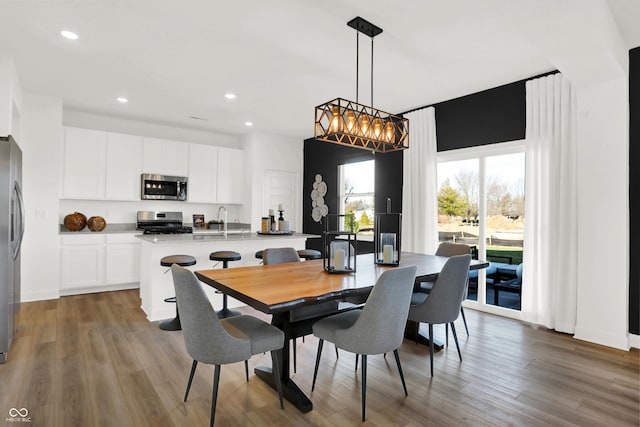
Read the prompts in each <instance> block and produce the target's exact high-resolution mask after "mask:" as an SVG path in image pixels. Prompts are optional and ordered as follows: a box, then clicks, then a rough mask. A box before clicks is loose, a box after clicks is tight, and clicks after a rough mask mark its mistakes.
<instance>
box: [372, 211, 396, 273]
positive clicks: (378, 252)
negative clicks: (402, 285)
mask: <svg viewBox="0 0 640 427" xmlns="http://www.w3.org/2000/svg"><path fill="white" fill-rule="evenodd" d="M401 236H402V214H401V213H377V214H376V215H375V223H374V248H375V257H374V262H375V264H377V265H390V266H393V267H397V266H398V265H400V248H401Z"/></svg>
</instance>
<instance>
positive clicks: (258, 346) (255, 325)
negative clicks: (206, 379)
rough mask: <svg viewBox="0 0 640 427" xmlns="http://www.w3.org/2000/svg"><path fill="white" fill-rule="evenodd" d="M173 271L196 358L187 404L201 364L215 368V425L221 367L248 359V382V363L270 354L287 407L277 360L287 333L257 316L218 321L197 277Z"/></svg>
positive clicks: (181, 270) (184, 324)
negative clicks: (266, 353) (267, 353)
mask: <svg viewBox="0 0 640 427" xmlns="http://www.w3.org/2000/svg"><path fill="white" fill-rule="evenodd" d="M171 272H172V274H173V284H174V287H175V289H176V298H177V303H178V308H179V310H180V320H181V322H182V333H183V335H184V342H185V346H186V348H187V352H188V353H189V355H190V356H191V357H192V358H193V364H192V365H191V373H190V374H189V381H188V383H187V390H186V392H185V394H184V401H185V402H186V401H187V397H188V396H189V389H190V388H191V382H192V381H193V375H194V374H195V372H196V367H197V366H198V362H202V363H206V364H210V365H215V369H214V376H213V394H212V399H211V421H210V424H211V426H213V423H214V420H215V416H216V402H217V397H218V384H219V382H220V365H224V364H227V363H234V362H240V361H243V360H244V362H245V365H244V366H245V376H246V378H247V381H248V380H249V371H248V363H247V360H248V359H249V358H250V357H251V356H252V355H254V354H259V353H264V352H267V351H270V352H271V360H272V363H273V373H274V375H273V377H274V378H275V379H276V389H277V390H278V397H279V398H280V408H284V406H283V403H282V385H281V384H280V371H279V367H278V357H277V351H281V349H282V347H283V344H284V333H283V332H282V331H281V330H280V329H278V328H276V327H274V326H271V325H269V324H268V323H265V322H263V321H262V320H259V319H257V318H255V317H253V316H245V315H240V316H235V317H230V318H227V319H222V320H220V319H218V316H217V315H216V312H215V310H214V309H213V307H212V306H211V303H210V302H209V299H208V297H207V295H206V294H205V293H204V290H203V289H202V286H201V285H200V282H199V281H198V279H197V278H196V276H195V274H193V272H192V271H190V270H187V269H186V268H182V267H180V266H178V265H176V264H174V265H173V266H172V267H171Z"/></svg>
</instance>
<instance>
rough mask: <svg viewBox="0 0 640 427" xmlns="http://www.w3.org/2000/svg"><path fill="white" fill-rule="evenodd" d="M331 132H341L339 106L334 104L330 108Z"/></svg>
mask: <svg viewBox="0 0 640 427" xmlns="http://www.w3.org/2000/svg"><path fill="white" fill-rule="evenodd" d="M331 116H332V117H331V132H333V133H338V132H342V117H340V107H338V106H337V105H334V106H333V108H332V109H331Z"/></svg>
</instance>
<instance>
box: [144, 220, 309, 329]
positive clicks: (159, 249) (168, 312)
mask: <svg viewBox="0 0 640 427" xmlns="http://www.w3.org/2000/svg"><path fill="white" fill-rule="evenodd" d="M314 237H318V236H315V235H310V234H298V233H294V234H290V235H259V234H256V233H249V232H244V233H242V232H241V233H233V234H231V233H230V234H228V235H227V236H226V237H225V236H224V235H223V234H220V233H204V232H197V233H194V234H148V235H139V236H137V238H138V239H140V240H141V251H140V300H141V307H142V310H144V312H145V313H146V315H147V319H149V320H150V321H152V322H154V321H157V320H163V319H168V318H172V317H174V316H175V313H176V307H175V304H169V303H166V302H164V299H165V298H170V297H172V296H174V295H175V291H174V288H173V278H172V277H171V272H170V271H167V270H168V269H167V268H166V267H162V266H161V265H160V259H161V258H162V257H165V256H168V255H191V256H193V257H195V258H196V265H194V266H192V267H189V268H190V269H191V270H206V269H211V268H222V263H221V262H219V263H217V262H216V261H210V260H209V254H210V253H211V252H214V251H235V252H238V253H240V255H241V256H242V259H241V260H239V261H233V262H230V263H229V268H234V267H240V266H248V265H258V264H260V262H261V260H259V259H256V258H255V253H256V252H257V251H260V250H263V249H266V248H282V247H292V248H295V249H304V248H305V242H306V240H307V238H314ZM204 289H205V292H206V293H207V295H208V296H209V299H210V300H211V302H212V304H213V307H214V308H215V309H216V310H219V309H221V308H222V295H221V294H216V293H215V292H214V291H213V290H212V289H210V288H209V287H208V286H205V287H204ZM228 305H229V307H230V308H232V307H238V306H241V305H244V304H243V303H241V302H239V301H237V300H234V299H233V298H229V300H228Z"/></svg>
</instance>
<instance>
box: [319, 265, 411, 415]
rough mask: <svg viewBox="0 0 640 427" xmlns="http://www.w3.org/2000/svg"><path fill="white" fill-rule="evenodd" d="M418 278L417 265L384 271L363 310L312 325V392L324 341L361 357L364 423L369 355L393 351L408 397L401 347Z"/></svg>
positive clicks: (328, 318) (344, 313)
mask: <svg viewBox="0 0 640 427" xmlns="http://www.w3.org/2000/svg"><path fill="white" fill-rule="evenodd" d="M415 278H416V266H414V265H411V266H408V267H398V268H392V269H388V270H385V271H384V273H382V274H381V275H380V277H379V278H378V280H377V281H376V284H375V285H374V287H373V290H372V291H371V293H370V294H369V297H368V298H367V301H366V303H365V305H364V308H362V310H350V311H346V312H342V313H339V314H334V315H333V316H329V317H325V318H324V319H322V320H319V321H317V322H316V323H314V324H313V334H314V335H315V336H316V337H318V338H319V339H320V341H319V342H318V353H317V355H316V366H315V369H314V371H313V383H312V385H311V391H313V390H314V388H315V386H316V378H317V376H318V366H319V365H320V355H321V354H322V345H323V343H324V341H329V342H332V343H334V344H335V345H336V348H341V349H343V350H346V351H350V352H352V353H355V354H356V355H357V354H361V355H362V364H361V365H362V367H361V369H362V380H361V383H362V421H364V419H365V408H366V397H367V395H366V390H367V389H366V386H367V356H368V355H374V354H382V353H386V352H389V351H393V355H394V356H395V359H396V364H397V365H398V372H399V373H400V379H401V380H402V387H403V388H404V394H405V396H407V395H408V393H407V385H406V384H405V382H404V375H403V374H402V366H401V364H400V357H399V356H398V347H400V345H401V344H402V340H403V338H404V328H405V324H406V323H407V315H408V313H409V304H410V302H411V293H412V291H413V283H414V281H415Z"/></svg>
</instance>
